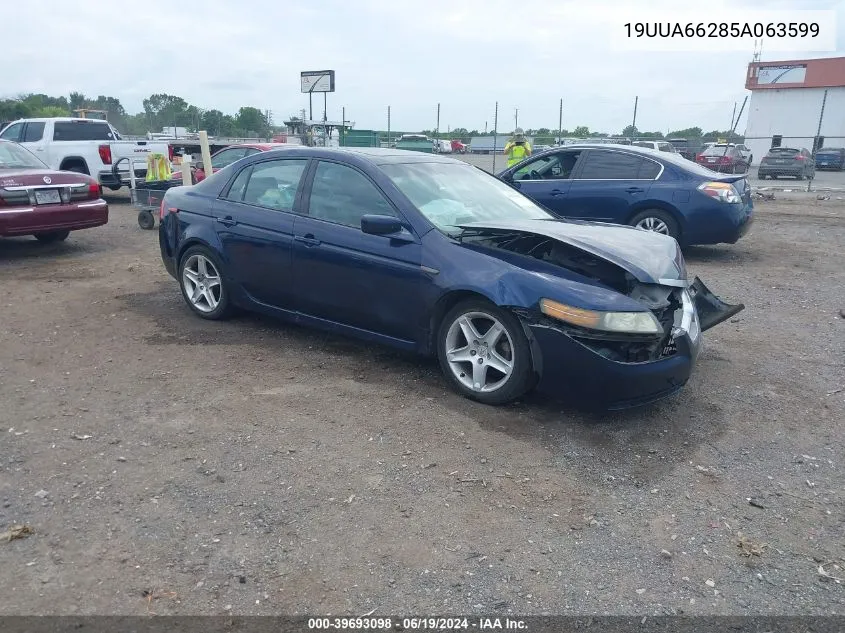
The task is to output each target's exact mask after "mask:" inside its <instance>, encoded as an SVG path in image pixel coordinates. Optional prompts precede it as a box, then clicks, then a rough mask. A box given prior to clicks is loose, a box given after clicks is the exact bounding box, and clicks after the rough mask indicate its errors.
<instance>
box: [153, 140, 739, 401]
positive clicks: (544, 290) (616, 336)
mask: <svg viewBox="0 0 845 633" xmlns="http://www.w3.org/2000/svg"><path fill="white" fill-rule="evenodd" d="M678 160H680V159H678ZM161 219H162V221H161V224H160V228H159V232H160V233H159V244H160V247H161V257H162V261H163V263H164V266H165V268H166V269H167V271H168V273H170V275H172V276H173V277H174V278H175V279H176V280H178V282H179V284H180V287H181V290H182V296H183V298H184V300H185V302H186V303H187V305H188V307H189V308H190V310H191V311H192V312H193V313H194V314H196V315H197V316H199V317H202V318H205V319H222V318H225V317H227V316H229V315H230V314H231V312H232V309H233V308H235V307H236V306H237V307H241V308H247V309H250V310H256V311H260V312H264V313H267V314H270V315H276V316H280V317H283V318H287V319H290V320H292V321H295V322H299V323H303V324H308V325H314V326H317V327H321V328H325V329H328V330H332V331H336V332H341V333H345V334H351V335H354V336H357V337H359V338H362V339H365V340H368V341H372V342H378V343H385V344H388V345H392V346H395V347H398V348H401V349H405V350H411V351H416V352H420V353H422V354H429V355H434V356H436V357H437V358H438V359H439V361H440V366H441V368H442V370H443V373H444V374H445V376H446V378H447V380H448V381H449V382H450V383H451V384H452V386H453V387H454V388H455V389H456V390H457V391H458V392H460V393H461V394H463V395H465V396H468V397H471V398H474V399H476V400H479V401H481V402H484V403H488V404H502V403H505V402H509V401H512V400H514V399H516V398H519V397H520V396H521V395H522V394H524V393H525V392H527V391H528V390H530V389H531V388H532V387H533V386H535V385H537V386H538V387H539V388H540V389H541V390H544V391H547V392H549V393H552V394H554V395H556V396H566V395H568V396H572V397H575V398H581V399H584V400H585V401H586V402H588V403H591V404H594V405H598V406H601V407H603V408H620V407H626V406H632V405H636V404H641V403H644V402H649V401H653V400H655V399H658V398H661V397H664V396H667V395H669V394H671V393H674V392H676V391H678V390H679V389H681V388H682V386H683V385H684V384H685V383H686V382H687V380H688V379H689V376H690V374H691V372H692V369H693V366H694V365H695V361H696V357H697V354H698V348H699V345H700V341H701V337H700V332H701V331H704V330H707V329H708V328H710V327H713V326H714V325H716V324H717V323H719V322H721V321H723V320H724V319H726V318H729V317H730V316H731V315H732V314H735V313H737V312H738V311H740V310H742V308H743V306H742V305H736V306H730V305H727V304H725V303H724V302H722V301H721V300H719V299H718V298H716V297H715V296H714V295H713V294H712V293H711V292H710V291H708V290H707V288H706V287H705V286H704V284H703V283H701V281H700V280H698V279H695V280H694V281H693V280H690V279H689V278H688V276H687V271H686V267H685V264H684V258H683V255H682V254H681V252H680V249H679V248H678V244H677V242H676V241H675V240H673V239H671V238H669V237H667V236H665V235H659V234H657V233H652V232H648V231H640V230H637V229H633V228H631V227H622V226H606V225H601V224H595V223H587V222H570V221H565V220H556V219H555V218H554V217H553V216H552V215H551V214H549V213H548V212H546V211H545V210H543V209H542V208H540V207H539V206H538V205H536V204H535V203H533V202H532V201H531V200H530V199H528V198H527V197H525V196H523V195H522V194H520V193H518V192H516V191H514V190H513V189H512V188H511V187H509V186H508V185H506V184H505V183H503V182H501V181H500V180H498V179H496V178H495V177H493V176H491V175H489V174H487V173H485V172H483V171H482V170H480V169H477V168H475V167H472V166H470V165H467V164H466V163H464V162H462V161H459V160H456V159H450V158H447V157H443V156H437V155H428V156H425V155H421V154H415V153H413V152H407V151H398V150H387V149H376V148H343V149H323V148H291V149H290V150H286V151H283V152H282V151H277V152H266V153H262V154H255V155H253V156H248V157H246V158H244V159H242V160H240V161H238V162H236V163H234V164H232V165H229V166H228V167H226V168H225V169H222V170H220V171H219V172H217V173H216V174H214V175H212V176H210V177H209V178H207V179H205V180H204V181H203V182H201V183H199V184H197V185H195V186H193V187H175V188H173V189H170V190H168V191H167V193H166V194H165V197H164V200H163V202H162V205H161ZM362 353H366V352H362Z"/></svg>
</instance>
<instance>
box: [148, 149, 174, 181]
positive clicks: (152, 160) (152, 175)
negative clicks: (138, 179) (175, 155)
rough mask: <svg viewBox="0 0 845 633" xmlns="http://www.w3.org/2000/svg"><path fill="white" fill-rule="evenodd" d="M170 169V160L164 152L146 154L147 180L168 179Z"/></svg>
mask: <svg viewBox="0 0 845 633" xmlns="http://www.w3.org/2000/svg"><path fill="white" fill-rule="evenodd" d="M170 176H171V170H170V161H169V160H167V156H165V155H164V154H158V153H155V154H148V155H147V177H146V178H145V180H146V181H147V182H152V181H154V180H170Z"/></svg>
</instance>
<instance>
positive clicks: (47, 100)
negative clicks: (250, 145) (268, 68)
mask: <svg viewBox="0 0 845 633" xmlns="http://www.w3.org/2000/svg"><path fill="white" fill-rule="evenodd" d="M143 107H144V111H143V112H138V113H136V114H130V113H128V112H127V111H126V109H125V108H124V107H123V104H121V103H120V99H118V98H116V97H109V96H105V95H100V96H98V97H96V98H94V97H86V96H85V95H84V94H82V93H80V92H72V93H70V95H68V96H67V97H64V96H61V97H54V96H50V95H45V94H25V95H19V96H18V97H16V98H12V99H3V100H0V121H12V120H15V119H23V118H32V117H57V116H75V115H74V112H75V111H77V110H81V109H87V110H105V111H106V112H108V120H109V122H110V123H111V124H112V125H114V126H115V127H116V128H117V130H118V131H119V132H120V133H121V134H126V135H130V136H132V135H137V136H143V135H145V134H146V133H147V132H160V131H161V130H163V129H164V128H167V127H184V128H187V129H188V130H191V131H197V130H207V131H208V133H209V134H212V135H214V136H230V137H262V138H264V137H268V136H270V135H271V134H272V132H273V125H272V120H271V118H270V116H269V113H266V112H262V111H261V110H259V109H258V108H255V107H252V106H244V107H242V108H240V109H239V110H238V112H237V113H236V114H225V113H223V112H221V111H220V110H214V109H212V110H205V109H202V108H199V107H197V106H195V105H193V104H190V103H188V102H187V101H185V99H183V98H182V97H177V96H175V95H169V94H165V93H157V94H153V95H150V96H149V97H147V98H146V99H144V101H143Z"/></svg>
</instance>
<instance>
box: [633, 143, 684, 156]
mask: <svg viewBox="0 0 845 633" xmlns="http://www.w3.org/2000/svg"><path fill="white" fill-rule="evenodd" d="M631 145H633V146H634V147H645V148H648V149H654V150H657V151H658V152H669V153H670V154H677V153H678V150H676V149H675V146H674V145H672V144H671V143H669V142H668V141H634V142H633V143H631Z"/></svg>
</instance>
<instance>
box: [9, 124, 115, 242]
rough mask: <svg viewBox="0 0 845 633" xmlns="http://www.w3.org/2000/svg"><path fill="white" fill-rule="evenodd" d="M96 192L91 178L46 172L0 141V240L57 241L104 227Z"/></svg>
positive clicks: (28, 154)
mask: <svg viewBox="0 0 845 633" xmlns="http://www.w3.org/2000/svg"><path fill="white" fill-rule="evenodd" d="M101 193H102V189H101V188H100V184H99V183H98V182H97V181H96V180H95V179H94V178H93V177H91V176H88V175H86V174H80V173H74V172H67V171H58V170H55V169H50V168H49V167H48V166H47V165H46V164H45V163H44V162H43V161H42V160H41V159H39V158H38V157H36V156H35V154H33V153H32V152H30V151H29V150H27V149H26V148H24V147H22V146H21V145H19V144H18V143H13V142H12V141H6V140H2V139H0V236H4V237H10V236H16V235H34V236H35V238H36V239H37V240H38V241H40V242H60V241H62V240H65V239H67V237H68V235H69V234H70V232H71V231H77V230H79V229H87V228H91V227H95V226H101V225H103V224H106V223H107V222H108V219H109V207H108V204H106V201H105V200H103V199H102V195H101Z"/></svg>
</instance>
